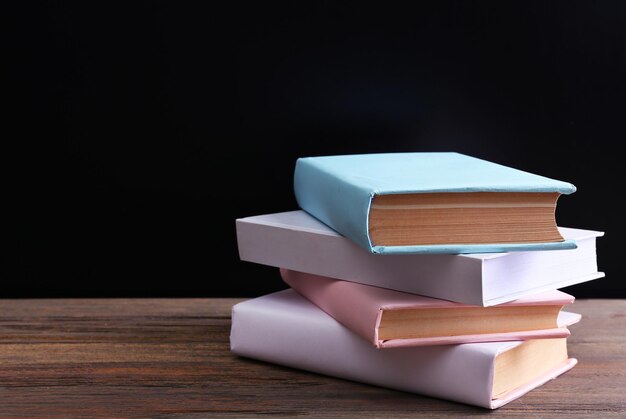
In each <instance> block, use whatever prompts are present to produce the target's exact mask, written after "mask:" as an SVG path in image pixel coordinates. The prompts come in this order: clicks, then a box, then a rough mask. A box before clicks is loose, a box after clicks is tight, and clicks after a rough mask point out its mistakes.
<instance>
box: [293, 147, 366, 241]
mask: <svg viewBox="0 0 626 419" xmlns="http://www.w3.org/2000/svg"><path fill="white" fill-rule="evenodd" d="M294 193H295V198H296V202H297V203H298V206H299V207H300V208H302V209H303V210H305V211H306V212H308V213H309V214H311V215H313V216H314V217H315V218H317V219H319V220H320V221H322V222H323V223H325V224H326V225H328V226H330V227H331V228H333V229H334V230H336V231H337V232H339V233H340V234H341V235H343V236H345V237H347V238H349V239H350V240H352V241H354V242H355V243H356V244H358V245H359V246H361V247H363V248H364V249H366V250H368V251H369V252H372V251H373V249H372V244H371V241H370V238H369V230H368V217H369V209H370V204H371V200H372V197H373V191H370V190H368V189H367V188H366V187H363V186H360V185H359V184H358V182H356V181H354V182H353V181H351V180H350V179H345V178H342V177H340V176H336V175H335V174H333V173H331V172H330V171H328V170H325V169H324V168H322V167H320V166H319V164H317V163H316V162H315V160H314V159H310V158H300V159H298V160H297V161H296V167H295V170H294Z"/></svg>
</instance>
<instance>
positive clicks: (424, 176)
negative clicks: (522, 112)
mask: <svg viewBox="0 0 626 419" xmlns="http://www.w3.org/2000/svg"><path fill="white" fill-rule="evenodd" d="M575 191H576V187H575V186H574V185H572V184H571V183H568V182H563V181H560V180H555V179H551V178H548V177H544V176H540V175H537V174H533V173H528V172H526V171H522V170H518V169H514V168H511V167H508V166H504V165H500V164H497V163H493V162H489V161H486V160H483V159H478V158H475V157H471V156H467V155H464V154H460V153H455V152H425V153H420V152H407V153H373V154H352V155H336V156H317V157H301V158H299V159H297V161H296V166H295V171H294V192H295V197H296V201H297V203H298V205H299V206H300V208H301V209H303V210H304V211H306V212H308V213H309V214H311V215H313V216H314V217H316V218H317V219H319V220H320V221H322V222H323V223H325V224H327V225H328V226H329V227H331V228H332V229H334V230H335V231H337V232H338V233H339V234H341V235H343V236H345V237H347V238H349V239H351V240H352V241H354V242H355V243H356V244H358V245H359V246H361V247H363V248H365V249H367V250H368V251H370V252H372V253H385V254H403V253H490V252H509V251H528V250H555V249H573V248H576V243H575V242H574V241H570V240H564V239H562V238H560V239H557V240H550V241H540V242H536V241H534V242H528V241H519V242H518V241H516V240H507V241H505V242H500V241H494V242H488V243H484V242H483V243H473V242H459V243H443V244H441V243H439V244H428V243H426V244H424V243H420V244H407V243H403V244H401V245H395V244H391V245H390V244H381V243H376V242H375V241H373V240H372V237H371V232H370V221H371V219H370V215H371V214H370V213H371V212H372V202H373V201H374V200H375V199H376V198H377V197H379V196H383V195H400V194H403V195H406V194H444V195H448V196H458V195H450V193H454V194H457V193H466V194H467V193H474V192H481V193H492V192H508V193H534V194H535V195H537V194H538V193H552V194H554V196H555V197H558V196H560V195H567V194H571V193H573V192H575ZM489 195H491V196H493V195H494V194H489ZM524 196H527V195H524ZM555 199H556V198H555ZM554 205H556V202H555V203H554ZM453 206H454V205H453ZM521 206H522V207H523V206H524V204H522V205H521ZM527 206H532V205H531V204H528V205H527ZM539 206H541V205H539ZM406 207H410V206H406ZM430 207H436V205H431V206H430ZM548 210H549V209H548ZM430 211H431V214H432V208H431V209H430ZM478 211H480V210H478ZM551 211H552V212H551V217H552V221H553V224H554V230H555V231H557V234H558V230H557V227H556V220H555V209H554V208H553V209H552V210H551ZM434 218H436V217H434ZM544 221H545V220H544ZM470 227H471V226H470ZM513 234H514V233H513Z"/></svg>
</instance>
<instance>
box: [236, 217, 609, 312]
mask: <svg viewBox="0 0 626 419" xmlns="http://www.w3.org/2000/svg"><path fill="white" fill-rule="evenodd" d="M235 228H236V234H237V246H238V251H239V257H240V259H241V260H242V261H247V262H252V263H259V264H263V265H268V266H274V267H278V268H287V269H292V270H295V271H300V272H308V273H312V274H316V275H321V276H327V277H331V278H337V279H344V280H348V281H353V282H359V283H363V284H367V285H374V286H378V287H382V288H389V289H394V290H397V291H403V292H409V293H413V294H420V295H424V296H427V297H433V298H439V299H444V300H450V301H455V302H458V303H464V304H473V305H482V306H491V305H496V304H501V303H504V302H507V301H512V300H515V299H518V298H521V297H524V296H527V295H531V294H535V293H538V292H542V291H547V290H552V289H559V288H563V287H566V286H570V285H574V284H578V283H582V282H586V281H591V280H594V279H597V278H602V277H604V273H603V272H599V271H598V264H597V256H596V239H597V238H598V237H601V236H603V235H604V233H603V232H599V231H594V230H585V229H576V228H566V227H560V228H559V230H560V231H561V233H562V235H563V236H564V237H566V238H567V239H568V240H571V241H574V242H576V245H577V248H576V249H569V250H550V251H528V252H505V253H482V254H459V255H455V254H404V255H394V254H392V255H387V254H382V255H375V254H372V253H369V252H367V251H366V250H364V249H363V248H361V247H360V246H357V245H356V244H355V243H354V242H353V241H351V240H349V239H347V238H346V237H344V236H342V235H340V234H339V233H337V232H336V231H335V230H333V229H331V228H330V227H328V226H327V225H326V224H324V223H322V222H320V221H319V220H317V219H316V218H314V217H312V216H311V215H309V214H308V213H306V212H305V211H302V210H296V211H286V212H280V213H273V214H264V215H256V216H251V217H244V218H239V219H237V220H236V221H235Z"/></svg>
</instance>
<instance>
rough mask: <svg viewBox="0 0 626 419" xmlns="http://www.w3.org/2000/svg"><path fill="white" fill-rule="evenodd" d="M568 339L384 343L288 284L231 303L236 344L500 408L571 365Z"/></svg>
mask: <svg viewBox="0 0 626 419" xmlns="http://www.w3.org/2000/svg"><path fill="white" fill-rule="evenodd" d="M566 340H567V339H565V338H561V339H537V340H529V341H513V342H486V343H467V344H461V345H439V346H421V347H410V348H406V347H405V348H391V349H386V350H379V349H376V348H374V347H373V346H372V345H371V344H369V343H368V342H366V341H364V340H363V339H362V338H361V337H360V336H358V335H356V334H354V333H353V332H352V331H350V330H349V329H348V328H346V327H345V326H343V325H341V324H340V323H339V322H337V321H336V320H335V319H333V318H332V317H330V316H329V315H327V314H326V313H324V312H323V311H322V310H321V309H319V308H318V307H316V306H315V305H314V304H312V303H310V302H309V301H308V300H306V299H305V298H304V297H302V296H300V295H298V293H296V292H295V291H294V290H291V289H287V290H283V291H279V292H276V293H272V294H268V295H265V296H261V297H257V298H253V299H250V300H246V301H243V302H241V303H238V304H236V305H234V306H233V309H232V326H231V334H230V348H231V351H232V352H233V353H234V354H236V355H239V356H243V357H248V358H253V359H257V360H261V361H266V362H270V363H274V364H277V365H283V366H288V367H292V368H297V369H300V370H303V371H310V372H314V373H320V374H326V375H329V376H333V377H336V378H342V379H346V380H352V381H356V382H361V383H366V384H371V385H376V386H380V387H386V388H390V389H395V390H401V391H406V392H412V393H416V394H420V395H423V396H430V397H436V398H440V399H445V400H450V401H455V402H459V403H466V404H470V405H475V406H481V407H485V408H487V409H496V408H500V407H502V406H504V405H506V404H507V403H509V402H511V401H513V400H515V399H518V398H520V397H522V396H523V395H524V394H526V393H528V392H529V391H531V390H533V389H535V388H537V387H539V386H541V385H544V384H545V383H546V382H548V381H550V380H552V379H554V378H556V377H558V376H559V375H561V374H563V373H565V372H566V371H568V370H570V369H571V368H573V367H574V365H575V364H576V363H577V360H576V359H575V358H569V357H568V355H567V349H566ZM545 345H549V346H548V347H546V346H545ZM555 345H556V346H555ZM507 355H512V356H511V357H507ZM501 361H502V362H501Z"/></svg>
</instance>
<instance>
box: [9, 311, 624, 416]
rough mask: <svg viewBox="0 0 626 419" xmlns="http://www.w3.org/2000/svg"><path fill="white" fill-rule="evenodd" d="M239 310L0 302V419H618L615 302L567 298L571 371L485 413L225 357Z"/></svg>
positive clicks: (620, 332) (620, 373)
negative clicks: (571, 315)
mask: <svg viewBox="0 0 626 419" xmlns="http://www.w3.org/2000/svg"><path fill="white" fill-rule="evenodd" d="M238 301H241V300H238V299H74V300H70V299H67V300H58V299H53V300H45V299H42V300H0V339H1V346H0V417H1V418H6V417H16V416H18V417H24V416H26V417H32V416H45V417H47V418H52V417H63V418H68V417H107V418H110V417H252V416H255V415H257V414H264V415H265V416H266V417H267V416H270V417H273V416H286V417H291V416H298V415H309V416H314V417H329V418H337V417H359V418H361V417H377V418H379V417H392V418H398V417H416V416H420V417H423V416H432V417H435V416H450V417H465V416H470V415H471V416H477V415H481V414H485V415H489V416H490V417H506V418H510V417H523V418H529V417H540V418H546V417H560V418H572V417H589V418H594V419H597V418H613V417H622V418H623V417H626V300H580V299H579V300H577V301H576V302H575V303H574V305H573V307H572V308H571V310H572V311H577V312H579V313H582V315H583V320H582V321H581V322H580V323H579V324H577V325H574V326H572V327H571V331H572V336H571V337H570V346H569V351H570V355H571V356H573V357H576V358H578V360H579V364H578V365H577V366H576V367H574V369H573V370H571V371H569V372H568V373H566V374H565V375H562V376H561V377H559V378H557V379H556V380H553V381H550V382H548V383H547V384H545V385H544V386H542V387H540V388H537V389H535V390H533V391H531V392H530V393H528V394H526V395H525V396H523V397H522V398H521V399H518V400H516V401H513V402H511V403H510V404H508V405H506V406H504V407H502V408H500V409H499V410H496V411H493V412H492V411H489V410H485V409H481V408H477V407H473V406H466V405H462V404H458V403H452V402H448V401H444V400H438V399H433V398H428V397H421V396H418V395H414V394H409V393H403V392H398V391H393V390H387V389H384V388H379V387H374V386H369V385H365V384H360V383H354V382H349V381H345V380H341V379H336V378H331V377H326V376H321V375H317V374H313V373H308V372H304V371H299V370H294V369H289V368H285V367H281V366H277V365H273V364H268V363H263V362H260V361H255V360H250V359H244V358H239V357H236V356H234V355H233V354H231V353H230V351H229V332H230V317H229V316H230V308H231V307H232V305H233V304H234V303H236V302H238Z"/></svg>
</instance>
